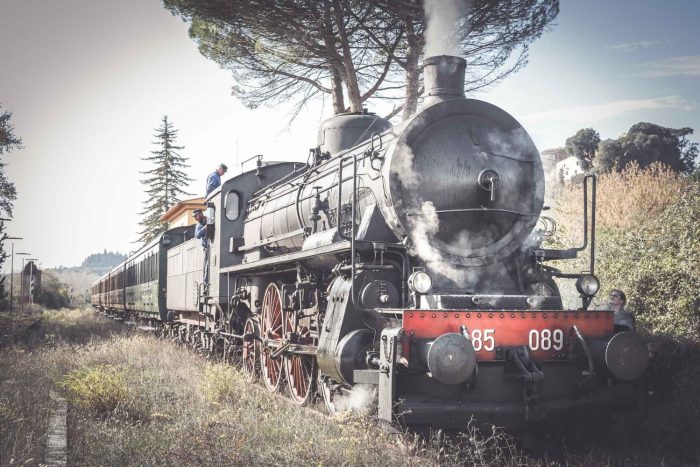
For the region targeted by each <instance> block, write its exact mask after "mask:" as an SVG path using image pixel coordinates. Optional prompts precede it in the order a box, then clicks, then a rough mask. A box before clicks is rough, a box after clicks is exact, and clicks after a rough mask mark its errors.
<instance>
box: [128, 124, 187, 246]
mask: <svg viewBox="0 0 700 467" xmlns="http://www.w3.org/2000/svg"><path fill="white" fill-rule="evenodd" d="M156 132H157V133H156V134H155V135H154V136H155V137H156V141H154V142H153V144H154V145H156V146H157V147H158V150H156V151H151V154H153V155H152V156H150V157H145V158H143V159H142V160H144V161H149V162H152V163H153V164H154V165H155V167H154V168H153V169H151V170H147V171H145V172H141V173H142V174H144V175H146V176H147V178H145V179H144V180H141V183H143V184H144V185H146V186H147V189H146V194H147V195H148V199H147V200H146V201H145V202H144V210H143V212H142V213H141V215H143V216H145V217H144V219H143V221H141V223H140V224H141V226H143V228H144V229H143V230H142V231H140V232H139V236H140V237H139V240H138V242H141V243H148V242H150V241H151V240H152V239H154V238H155V237H157V236H158V235H160V234H161V233H162V232H164V231H165V230H167V228H168V226H167V225H166V224H164V223H163V222H161V220H160V217H161V216H162V215H163V214H165V212H166V211H167V210H168V209H169V208H170V207H171V206H172V205H174V204H175V203H177V202H178V201H180V197H181V196H182V195H189V194H190V193H187V192H185V190H184V189H183V187H185V186H187V185H188V184H189V183H190V182H191V181H192V179H190V178H189V177H188V176H187V174H186V173H185V172H183V171H182V169H184V168H187V167H189V166H188V165H187V158H185V157H183V156H181V155H180V154H179V153H178V151H180V150H182V149H184V146H176V145H175V140H176V139H177V130H176V129H174V128H173V125H172V123H171V122H169V121H168V117H167V115H166V116H164V117H163V120H162V122H161V125H160V127H159V128H158V129H157V130H156Z"/></svg>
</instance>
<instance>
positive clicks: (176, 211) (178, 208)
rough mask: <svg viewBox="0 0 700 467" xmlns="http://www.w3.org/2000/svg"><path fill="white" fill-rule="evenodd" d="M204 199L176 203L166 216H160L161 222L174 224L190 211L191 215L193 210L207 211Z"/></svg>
mask: <svg viewBox="0 0 700 467" xmlns="http://www.w3.org/2000/svg"><path fill="white" fill-rule="evenodd" d="M205 208H206V205H205V204H204V198H192V199H185V200H182V201H179V202H177V203H175V204H174V205H173V206H172V207H171V208H170V209H168V210H167V211H166V213H165V214H163V215H162V216H160V219H159V220H160V221H161V222H172V221H173V220H175V219H177V218H179V217H180V216H182V215H183V214H184V213H187V212H188V211H189V212H190V213H191V212H192V210H193V209H205Z"/></svg>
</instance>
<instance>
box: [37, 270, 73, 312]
mask: <svg viewBox="0 0 700 467" xmlns="http://www.w3.org/2000/svg"><path fill="white" fill-rule="evenodd" d="M71 295H72V294H71V290H70V287H69V286H68V285H67V284H65V283H63V282H62V281H61V280H60V279H59V278H58V277H57V276H56V274H55V273H53V272H52V271H43V272H42V275H41V286H40V287H38V288H37V289H35V290H34V302H35V303H36V304H38V305H43V306H45V307H46V308H49V309H52V310H58V309H60V308H65V307H69V306H70V305H71V298H72V297H71Z"/></svg>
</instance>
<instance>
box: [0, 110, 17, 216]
mask: <svg viewBox="0 0 700 467" xmlns="http://www.w3.org/2000/svg"><path fill="white" fill-rule="evenodd" d="M11 118H12V112H8V111H3V110H2V105H0V156H4V155H5V154H8V153H10V152H11V151H13V150H16V149H22V140H21V138H19V137H17V136H15V133H14V131H15V128H14V126H13V125H12V122H11V121H10V119H11ZM6 167H7V164H6V163H5V161H3V160H1V159H0V217H1V216H10V217H12V208H13V206H14V201H15V199H16V198H17V190H16V189H15V185H14V183H12V182H11V181H10V180H8V178H7V176H6V175H5V168H6Z"/></svg>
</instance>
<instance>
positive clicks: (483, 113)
mask: <svg viewBox="0 0 700 467" xmlns="http://www.w3.org/2000/svg"><path fill="white" fill-rule="evenodd" d="M425 67H426V71H425V81H426V95H425V99H424V109H423V110H422V111H421V112H419V113H418V114H417V115H416V117H414V118H413V119H412V120H411V121H409V122H407V123H406V126H405V127H404V130H403V131H402V132H401V136H400V137H399V138H398V139H397V140H396V141H395V142H394V145H393V148H392V149H390V150H389V151H388V152H387V156H388V157H390V164H388V165H389V166H390V167H389V172H390V173H389V177H388V179H389V189H390V191H391V199H392V200H393V203H394V207H393V209H391V210H392V211H393V213H392V214H394V215H393V216H391V215H390V216H387V217H388V218H389V221H390V222H391V223H392V224H394V227H395V228H398V229H399V230H402V231H403V233H404V234H406V235H408V236H410V237H411V239H412V241H413V243H414V244H416V243H418V242H421V241H423V242H425V241H427V242H428V243H429V245H430V247H431V248H432V249H433V250H435V251H437V252H439V254H440V255H441V257H442V259H444V260H447V261H451V262H453V263H455V264H459V265H462V266H478V265H483V264H489V263H493V262H495V261H498V260H499V259H501V258H504V257H506V256H508V255H510V254H511V253H513V252H514V251H515V250H516V249H518V247H520V246H521V245H522V243H523V242H524V241H525V240H526V239H527V237H528V236H529V235H530V233H531V231H532V229H533V228H534V226H535V224H536V222H537V219H538V217H539V215H540V212H541V210H542V205H543V201H544V173H543V169H542V162H541V160H540V156H539V153H538V152H537V148H536V147H535V144H534V143H533V142H532V139H531V138H530V136H529V135H528V134H527V132H526V131H525V130H524V129H523V127H522V126H521V125H520V124H519V123H518V122H517V121H516V120H515V119H514V118H513V117H511V116H510V115H509V114H508V113H506V112H505V111H503V110H502V109H500V108H498V107H496V106H494V105H491V104H488V103H486V102H483V101H479V100H475V99H465V98H464V97H463V96H464V92H463V82H464V60H462V59H461V58H459V57H449V56H444V57H430V58H428V59H426V61H425ZM456 83H457V84H456ZM385 167H386V166H385ZM392 217H393V219H392ZM418 237H422V238H418Z"/></svg>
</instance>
